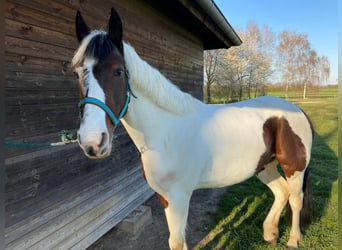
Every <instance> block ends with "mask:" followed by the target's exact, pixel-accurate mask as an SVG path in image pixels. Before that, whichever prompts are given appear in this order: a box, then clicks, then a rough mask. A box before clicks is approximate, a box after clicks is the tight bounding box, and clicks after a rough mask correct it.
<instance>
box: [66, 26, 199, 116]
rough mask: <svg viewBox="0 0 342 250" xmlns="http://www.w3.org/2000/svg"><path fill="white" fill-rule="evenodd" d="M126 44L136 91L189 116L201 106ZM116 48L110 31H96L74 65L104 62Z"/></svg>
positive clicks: (84, 42)
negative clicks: (88, 61) (87, 59)
mask: <svg viewBox="0 0 342 250" xmlns="http://www.w3.org/2000/svg"><path fill="white" fill-rule="evenodd" d="M123 44H124V59H125V63H126V67H127V69H128V72H129V75H130V82H131V84H132V87H133V91H134V89H137V91H139V92H141V93H143V94H144V95H145V96H146V97H148V98H149V99H150V100H151V101H152V102H154V103H155V104H156V105H158V106H159V107H160V108H162V109H164V110H167V111H168V112H171V113H175V114H179V115H181V114H186V113H190V112H192V111H194V110H195V109H196V108H197V107H198V106H199V105H200V101H199V100H197V99H195V98H194V97H192V96H191V95H190V94H188V93H184V92H182V91H181V90H180V89H179V88H178V87H176V86H175V85H174V84H173V83H172V82H171V81H169V80H168V79H167V78H166V77H165V76H163V75H162V74H161V73H160V72H159V71H158V70H157V69H155V68H153V67H152V66H151V65H149V64H148V63H147V62H146V61H144V60H143V59H141V58H140V56H139V55H138V54H137V53H136V52H135V50H134V48H133V47H132V46H130V45H129V44H127V43H125V42H124V43H123ZM113 46H114V45H113V44H112V42H111V41H110V38H109V37H108V36H107V32H105V31H102V30H94V31H92V32H91V33H90V34H89V35H88V36H86V37H85V38H84V39H83V41H82V43H81V45H80V47H79V48H78V49H77V51H76V52H75V55H74V57H73V59H72V62H71V65H72V66H73V67H75V66H79V65H81V64H82V63H83V61H84V59H85V58H92V59H95V60H97V59H103V58H104V57H105V56H106V55H108V54H109V53H111V51H112V50H113V49H114V47H113Z"/></svg>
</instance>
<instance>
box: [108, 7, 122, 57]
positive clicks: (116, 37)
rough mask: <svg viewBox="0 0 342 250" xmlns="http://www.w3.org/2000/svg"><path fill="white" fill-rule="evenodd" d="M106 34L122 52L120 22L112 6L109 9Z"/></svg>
mask: <svg viewBox="0 0 342 250" xmlns="http://www.w3.org/2000/svg"><path fill="white" fill-rule="evenodd" d="M108 36H109V38H110V40H111V41H112V42H113V43H114V44H115V46H116V47H117V48H118V49H119V50H120V52H121V53H122V54H123V44H122V22H121V18H120V16H119V14H118V12H116V10H115V9H114V8H112V9H111V12H110V18H109V21H108Z"/></svg>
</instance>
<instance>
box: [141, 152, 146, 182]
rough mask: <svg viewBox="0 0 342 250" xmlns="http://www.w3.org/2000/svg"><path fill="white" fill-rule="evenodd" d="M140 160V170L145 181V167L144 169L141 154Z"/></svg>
mask: <svg viewBox="0 0 342 250" xmlns="http://www.w3.org/2000/svg"><path fill="white" fill-rule="evenodd" d="M140 162H141V171H142V173H143V176H144V179H145V181H146V182H147V179H146V175H145V169H144V162H143V160H142V158H141V156H140Z"/></svg>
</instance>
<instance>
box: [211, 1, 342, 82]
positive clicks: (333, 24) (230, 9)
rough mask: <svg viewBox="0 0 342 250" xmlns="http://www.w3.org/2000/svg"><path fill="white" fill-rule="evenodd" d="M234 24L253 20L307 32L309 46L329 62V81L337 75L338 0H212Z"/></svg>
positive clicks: (243, 25)
mask: <svg viewBox="0 0 342 250" xmlns="http://www.w3.org/2000/svg"><path fill="white" fill-rule="evenodd" d="M214 2H215V3H216V5H217V6H218V8H219V9H220V11H221V12H222V13H223V15H224V16H225V17H226V19H227V20H228V22H229V23H230V25H231V26H232V27H233V28H239V29H243V30H246V27H247V24H248V23H249V22H251V21H253V22H255V23H256V24H257V25H258V26H259V27H262V26H263V25H267V26H268V27H270V28H271V29H272V30H273V32H275V33H276V34H280V33H281V32H282V31H283V30H291V31H295V32H296V33H304V34H307V35H308V40H309V42H310V43H311V48H312V49H314V50H316V51H317V53H318V56H323V55H325V56H327V57H328V58H329V62H330V79H329V81H328V84H337V76H338V0H214Z"/></svg>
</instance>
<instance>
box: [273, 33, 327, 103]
mask: <svg viewBox="0 0 342 250" xmlns="http://www.w3.org/2000/svg"><path fill="white" fill-rule="evenodd" d="M278 38H279V43H278V46H277V54H278V57H277V58H278V63H277V66H278V69H279V71H280V72H281V77H282V80H283V82H284V83H285V97H286V98H287V97H288V90H289V87H290V86H301V88H302V90H303V99H305V98H306V94H307V88H308V87H309V86H314V85H320V84H321V83H322V82H326V81H327V79H328V78H329V74H330V65H329V60H328V58H327V57H318V54H317V52H316V51H315V50H313V49H312V48H311V45H310V42H309V40H308V36H307V34H298V33H296V32H294V31H287V30H285V31H283V32H281V33H280V34H279V37H278Z"/></svg>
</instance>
